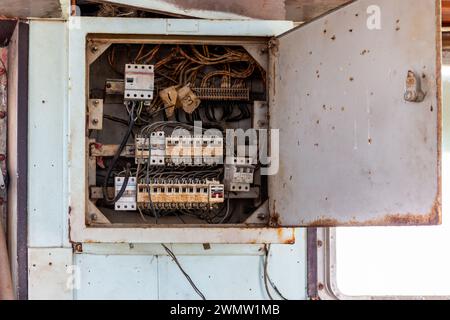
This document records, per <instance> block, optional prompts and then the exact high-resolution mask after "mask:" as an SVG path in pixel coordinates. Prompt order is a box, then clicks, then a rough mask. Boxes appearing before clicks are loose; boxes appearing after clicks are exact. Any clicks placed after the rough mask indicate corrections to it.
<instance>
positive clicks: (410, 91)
mask: <svg viewBox="0 0 450 320" xmlns="http://www.w3.org/2000/svg"><path fill="white" fill-rule="evenodd" d="M425 96H426V93H424V92H423V91H422V83H421V78H420V77H419V76H418V75H417V74H416V73H415V72H414V71H411V70H410V71H408V75H407V77H406V92H405V100H406V101H408V102H416V103H420V102H423V100H425Z"/></svg>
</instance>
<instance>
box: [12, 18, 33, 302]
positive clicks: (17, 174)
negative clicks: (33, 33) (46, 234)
mask: <svg viewBox="0 0 450 320" xmlns="http://www.w3.org/2000/svg"><path fill="white" fill-rule="evenodd" d="M29 39H30V36H29V25H28V24H26V23H22V22H19V23H17V25H16V29H15V32H14V35H13V40H12V41H11V43H10V49H9V52H8V55H9V58H10V59H8V60H9V70H10V73H9V75H8V76H9V79H8V81H9V83H8V98H9V99H8V130H9V134H8V135H9V136H8V153H9V154H8V170H9V175H10V180H11V183H10V186H9V187H8V214H9V216H8V220H9V221H8V224H9V230H8V231H9V234H8V237H9V246H10V255H11V260H12V266H13V268H12V270H13V278H14V282H15V287H16V296H17V298H18V299H20V300H26V299H27V298H28V100H29V96H28V92H29V90H28V80H29V72H28V71H29V69H28V62H29ZM12 55H15V56H12ZM13 139H14V140H13ZM12 163H13V165H12Z"/></svg>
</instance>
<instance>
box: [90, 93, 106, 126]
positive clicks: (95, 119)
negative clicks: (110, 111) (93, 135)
mask: <svg viewBox="0 0 450 320" xmlns="http://www.w3.org/2000/svg"><path fill="white" fill-rule="evenodd" d="M88 128H89V130H102V129H103V100H101V99H90V100H89V123H88Z"/></svg>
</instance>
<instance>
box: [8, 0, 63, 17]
mask: <svg viewBox="0 0 450 320" xmlns="http://www.w3.org/2000/svg"><path fill="white" fill-rule="evenodd" d="M63 2H64V1H63ZM0 15H2V16H5V17H21V18H27V17H35V18H61V17H62V16H63V12H62V8H61V2H60V0H33V1H30V0H2V2H1V10H0Z"/></svg>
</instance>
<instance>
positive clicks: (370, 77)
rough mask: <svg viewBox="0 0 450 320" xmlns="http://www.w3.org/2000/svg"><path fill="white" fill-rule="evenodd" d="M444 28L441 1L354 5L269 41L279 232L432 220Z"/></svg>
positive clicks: (437, 196) (436, 202)
mask: <svg viewBox="0 0 450 320" xmlns="http://www.w3.org/2000/svg"><path fill="white" fill-rule="evenodd" d="M440 22H441V21H440V1H436V0H396V1H390V0H376V1H372V0H370V1H367V0H361V1H354V2H352V3H350V4H348V5H346V6H344V7H341V8H339V9H338V10H336V11H334V12H332V13H331V14H328V15H326V16H323V17H320V18H318V19H317V20H315V21H312V22H310V23H308V24H306V25H303V26H301V27H299V28H297V29H295V30H293V31H290V32H288V33H286V34H284V35H282V36H280V37H278V38H277V41H275V42H274V45H273V48H272V62H271V70H274V71H275V73H276V74H274V75H273V76H272V77H271V80H273V81H272V83H271V88H270V94H271V95H272V96H271V99H270V110H271V111H270V115H271V127H272V129H275V128H279V129H280V131H279V133H280V141H281V143H280V146H279V149H280V163H279V171H278V173H277V174H276V175H274V176H272V177H271V178H270V182H269V184H270V186H269V193H270V195H271V197H270V208H271V209H272V210H273V212H272V214H273V215H274V216H275V217H277V219H278V223H279V225H282V226H321V227H323V226H350V225H382V226H385V225H433V224H439V223H440V221H441V112H442V109H441V108H442V106H441V81H440V70H441V69H440V67H441V36H440V34H441V33H440V32H441V30H440V25H441V23H440ZM411 93H412V95H410V94H411Z"/></svg>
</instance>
